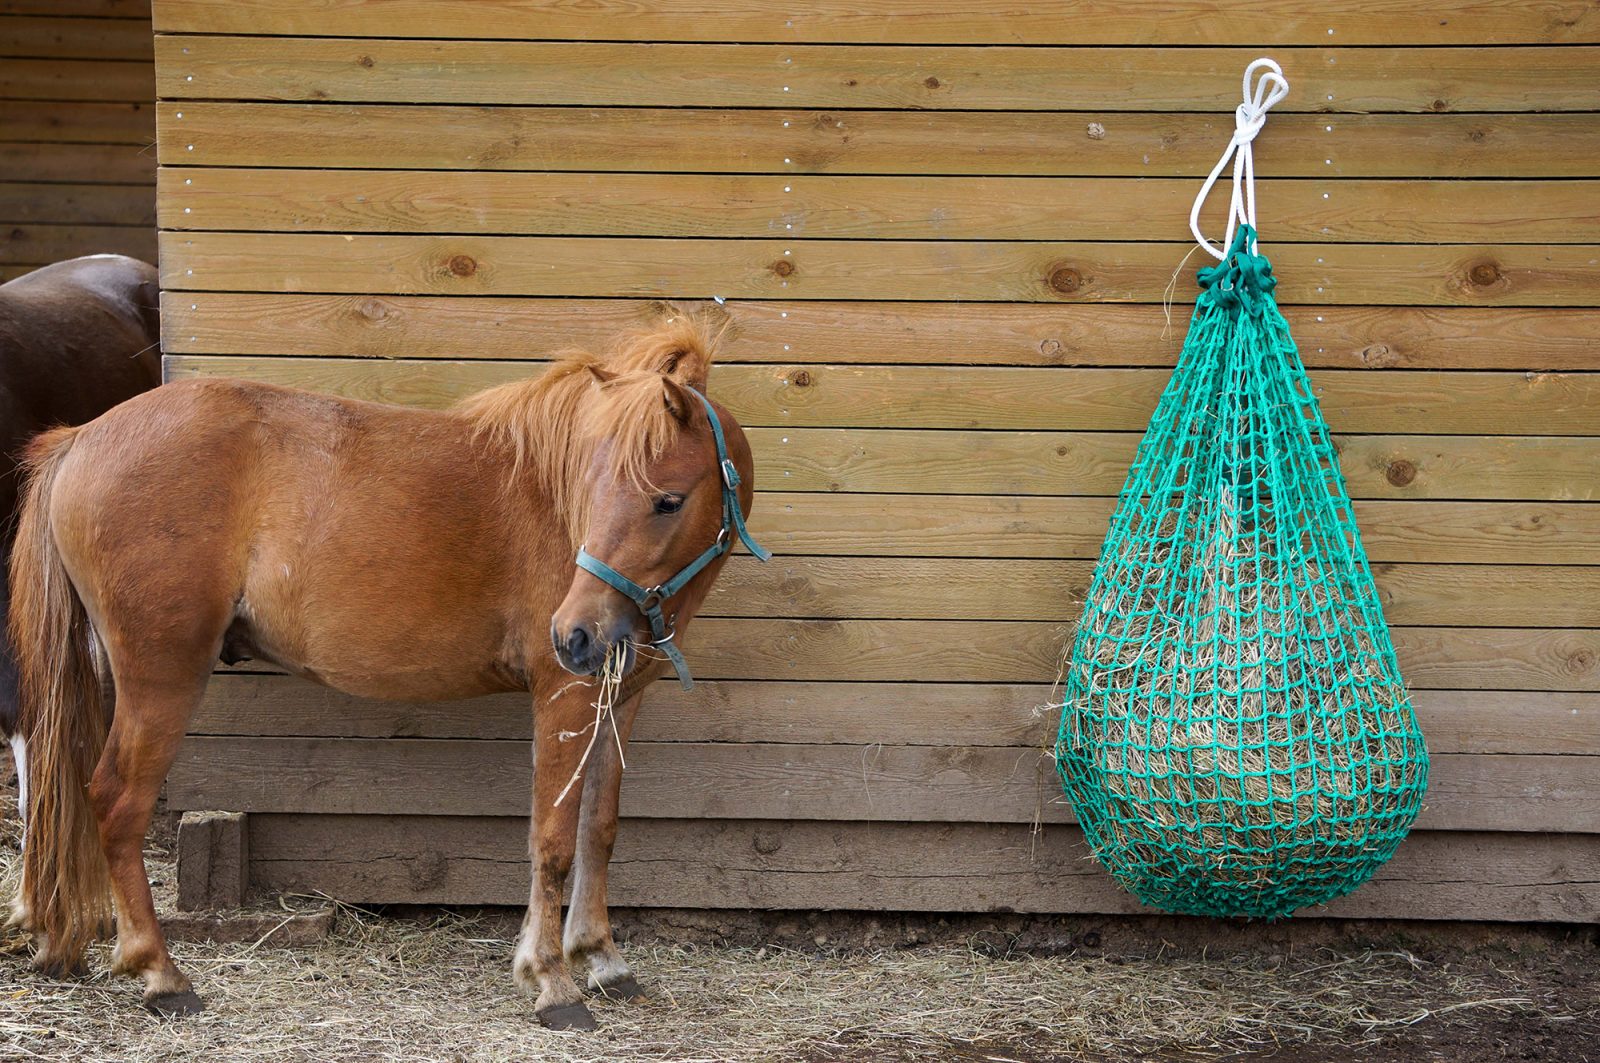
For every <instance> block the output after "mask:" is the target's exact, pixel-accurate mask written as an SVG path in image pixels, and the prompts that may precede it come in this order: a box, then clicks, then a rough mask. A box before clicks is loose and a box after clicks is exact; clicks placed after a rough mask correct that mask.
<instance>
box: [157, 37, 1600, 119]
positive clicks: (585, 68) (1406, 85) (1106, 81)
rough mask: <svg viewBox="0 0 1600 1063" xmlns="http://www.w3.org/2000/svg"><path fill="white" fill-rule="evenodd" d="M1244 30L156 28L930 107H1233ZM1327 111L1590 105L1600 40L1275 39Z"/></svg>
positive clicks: (1245, 56)
mask: <svg viewBox="0 0 1600 1063" xmlns="http://www.w3.org/2000/svg"><path fill="white" fill-rule="evenodd" d="M1254 56H1255V51H1253V50H1239V49H1231V48H1159V47H1140V48H1103V47H1079V48H1050V47H1014V46H992V47H986V48H971V47H915V46H880V45H869V46H859V47H855V46H847V47H839V46H828V45H787V44H784V45H762V44H632V43H623V44H616V43H598V42H595V43H573V42H567V41H561V42H530V41H494V42H489V41H462V40H444V41H439V40H430V41H410V40H389V39H353V40H352V39H322V38H307V37H280V38H262V37H235V36H224V35H207V36H189V35H178V34H170V35H163V36H160V37H158V38H157V39H156V70H157V76H156V80H157V87H158V90H159V93H160V95H161V97H162V98H163V99H190V98H198V99H213V100H217V99H235V100H303V101H328V102H374V103H377V102H401V103H470V104H519V105H550V104H556V105H563V106H571V105H581V106H590V107H608V106H635V105H639V104H646V105H651V106H663V105H667V106H680V107H796V106H799V107H850V108H869V107H887V108H909V109H918V110H1007V111H1026V110H1042V111H1057V110H1061V109H1062V101H1063V100H1069V101H1071V102H1070V106H1071V108H1072V109H1074V110H1090V109H1106V110H1112V111H1164V110H1172V111H1225V112H1226V111H1231V110H1232V109H1233V108H1234V107H1235V106H1237V105H1238V102H1239V97H1238V81H1237V79H1238V72H1239V70H1240V69H1242V68H1243V66H1244V65H1245V64H1246V63H1248V62H1250V60H1251V59H1253V58H1254ZM1274 57H1275V58H1276V59H1277V60H1278V61H1279V62H1280V63H1281V64H1282V66H1283V68H1284V73H1285V74H1286V75H1287V76H1288V78H1289V81H1290V83H1291V84H1292V85H1293V86H1294V91H1293V92H1291V93H1290V95H1289V96H1288V98H1287V99H1285V100H1284V101H1283V102H1282V103H1280V104H1279V105H1278V109H1279V110H1282V111H1285V112H1291V111H1317V112H1350V111H1354V112H1373V111H1378V112H1396V111H1398V112H1428V113H1436V112H1441V111H1457V112H1482V111H1589V110H1596V109H1600V83H1597V82H1596V80H1595V79H1594V77H1593V73H1594V70H1595V69H1596V67H1597V63H1600V58H1597V57H1600V49H1597V48H1594V47H1591V46H1564V47H1555V48H1551V47H1541V48H1526V47H1519V46H1515V45H1508V46H1504V47H1500V48H1493V49H1485V48H1476V47H1470V48H1431V49H1428V50H1427V51H1425V52H1424V51H1419V50H1412V49H1406V48H1393V47H1391V48H1276V49H1274Z"/></svg>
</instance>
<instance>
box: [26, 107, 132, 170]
mask: <svg viewBox="0 0 1600 1063" xmlns="http://www.w3.org/2000/svg"><path fill="white" fill-rule="evenodd" d="M155 139H156V110H155V105H154V104H153V103H74V102H70V101H69V102H65V103H57V102H44V101H39V100H29V101H24V102H12V103H8V104H7V105H6V106H5V107H3V108H0V142H11V141H19V142H46V143H57V144H65V143H73V144H136V145H138V146H139V147H141V148H144V147H150V148H151V150H150V155H151V160H150V161H151V172H150V174H148V175H147V176H148V177H153V176H154V169H155V168H154V162H155V158H154V156H155V150H154V148H153V145H154V144H155ZM15 150H16V149H15V148H13V147H11V145H10V144H9V143H7V144H6V146H5V147H0V158H4V159H6V160H7V161H8V162H9V161H10V160H11V159H12V157H13V156H12V152H13V151H15ZM7 173H10V171H9V169H8V170H7Z"/></svg>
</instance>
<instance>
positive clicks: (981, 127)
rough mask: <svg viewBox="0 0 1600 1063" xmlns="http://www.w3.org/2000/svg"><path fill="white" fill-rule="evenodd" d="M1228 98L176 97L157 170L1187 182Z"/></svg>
mask: <svg viewBox="0 0 1600 1063" xmlns="http://www.w3.org/2000/svg"><path fill="white" fill-rule="evenodd" d="M1236 78H1237V71H1236V70H1235V71H1230V73H1229V76H1228V78H1226V79H1224V80H1225V81H1226V82H1227V83H1228V84H1235V83H1236V82H1235V79H1236ZM630 102H635V103H637V102H639V101H630ZM781 102H783V103H784V104H785V106H792V102H791V101H781ZM1235 102H1237V101H1231V102H1229V103H1228V104H1227V106H1226V107H1223V108H1219V109H1220V110H1222V111H1223V112H1225V113H1222V114H1171V113H1165V114H1134V113H1126V112H1120V111H1116V112H1112V111H1093V110H1089V111H1079V112H1076V113H1058V114H1052V113H1044V112H1035V113H1027V112H982V113H980V112H965V113H964V112H959V111H882V110H838V111H829V110H768V109H759V110H727V109H717V108H672V107H639V106H630V107H617V108H574V107H549V108H542V107H457V106H415V105H409V104H401V105H383V104H363V105H356V106H351V105H344V104H329V103H317V104H290V103H223V102H207V101H193V102H189V101H185V102H183V103H163V104H160V105H158V112H159V115H160V118H159V122H158V126H159V129H160V137H161V159H162V162H163V163H164V164H166V165H174V164H178V165H184V166H190V165H194V166H285V167H306V168H314V169H329V168H332V169H339V168H345V167H356V168H362V167H367V168H371V167H379V168H394V169H420V170H434V169H450V170H576V171H584V170H626V171H672V172H712V173H795V174H801V173H840V174H982V175H995V174H1015V175H1036V176H1048V177H1083V176H1098V175H1104V176H1121V177H1139V178H1145V177H1186V178H1190V179H1193V180H1198V179H1200V178H1202V177H1204V176H1205V175H1206V174H1207V173H1208V172H1210V169H1211V165H1212V164H1213V163H1214V162H1216V158H1217V152H1218V150H1219V148H1218V145H1219V144H1225V143H1227V141H1228V138H1229V137H1230V136H1232V135H1233V114H1232V107H1233V106H1234V103H1235ZM180 112H181V113H182V114H183V117H182V118H178V117H177V116H178V114H179V113H180ZM1597 136H1600V115H1596V114H1474V115H1452V114H1429V115H1310V114H1304V115H1296V114H1284V115H1281V116H1279V115H1277V114H1274V116H1273V119H1272V134H1271V135H1270V136H1266V137H1262V138H1261V141H1260V143H1259V144H1258V145H1257V151H1256V166H1257V168H1258V170H1259V172H1260V173H1262V174H1272V175H1274V176H1276V177H1312V178H1318V179H1323V180H1334V179H1338V178H1348V177H1437V178H1450V179H1452V180H1454V179H1461V178H1473V177H1531V178H1539V179H1546V178H1555V177H1596V176H1600V165H1597V163H1596V160H1595V157H1594V153H1593V152H1592V151H1590V150H1588V145H1589V144H1592V143H1593V142H1594V139H1595V138H1596V137H1597ZM1324 191H1331V186H1330V187H1328V188H1325V189H1324Z"/></svg>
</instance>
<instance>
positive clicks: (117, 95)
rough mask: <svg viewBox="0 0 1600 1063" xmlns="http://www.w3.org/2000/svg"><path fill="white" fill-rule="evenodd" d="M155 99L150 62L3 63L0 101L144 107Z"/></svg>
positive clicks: (13, 60)
mask: <svg viewBox="0 0 1600 1063" xmlns="http://www.w3.org/2000/svg"><path fill="white" fill-rule="evenodd" d="M155 98H156V77H155V71H154V70H153V69H152V68H151V65H150V64H149V63H148V62H136V61H128V60H120V59H7V60H6V61H5V62H4V63H0V99H5V100H85V101H98V102H106V103H140V102H146V101H150V100H154V99H155ZM10 106H15V104H12V105H10Z"/></svg>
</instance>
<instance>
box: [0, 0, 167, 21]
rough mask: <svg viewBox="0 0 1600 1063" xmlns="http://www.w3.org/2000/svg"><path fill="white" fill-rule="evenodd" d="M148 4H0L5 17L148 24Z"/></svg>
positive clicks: (70, 0)
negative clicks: (125, 20)
mask: <svg viewBox="0 0 1600 1063" xmlns="http://www.w3.org/2000/svg"><path fill="white" fill-rule="evenodd" d="M150 2H151V0H0V14H4V15H66V16H72V17H78V18H132V19H140V20H143V21H144V22H146V23H148V22H149V20H150Z"/></svg>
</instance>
